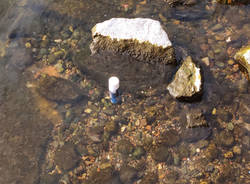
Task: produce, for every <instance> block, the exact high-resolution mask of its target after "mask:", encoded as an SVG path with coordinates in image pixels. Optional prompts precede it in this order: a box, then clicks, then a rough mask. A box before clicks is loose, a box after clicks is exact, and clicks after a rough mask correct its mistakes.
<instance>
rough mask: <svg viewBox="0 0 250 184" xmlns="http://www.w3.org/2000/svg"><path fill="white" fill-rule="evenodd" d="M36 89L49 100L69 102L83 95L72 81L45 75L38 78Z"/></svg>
mask: <svg viewBox="0 0 250 184" xmlns="http://www.w3.org/2000/svg"><path fill="white" fill-rule="evenodd" d="M37 91H38V92H39V93H40V94H41V95H42V96H44V97H46V98H47V99H49V100H52V101H56V102H62V103H70V102H74V101H76V100H78V99H80V98H81V97H83V92H82V91H81V90H80V89H79V88H78V86H77V85H76V84H74V83H73V82H71V81H69V80H66V79H63V78H58V77H51V76H46V77H42V78H41V79H40V80H39V85H38V88H37Z"/></svg>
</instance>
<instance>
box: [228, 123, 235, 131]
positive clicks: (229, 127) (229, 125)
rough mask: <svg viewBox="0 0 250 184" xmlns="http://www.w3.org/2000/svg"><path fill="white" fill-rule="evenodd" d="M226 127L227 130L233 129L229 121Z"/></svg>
mask: <svg viewBox="0 0 250 184" xmlns="http://www.w3.org/2000/svg"><path fill="white" fill-rule="evenodd" d="M227 129H228V130H233V129H234V125H233V123H231V122H230V123H228V124H227Z"/></svg>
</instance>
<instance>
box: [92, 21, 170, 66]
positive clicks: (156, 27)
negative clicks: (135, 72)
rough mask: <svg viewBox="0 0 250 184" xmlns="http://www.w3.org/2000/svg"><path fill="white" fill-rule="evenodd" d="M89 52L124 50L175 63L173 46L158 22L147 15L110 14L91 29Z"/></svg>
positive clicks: (136, 54) (131, 54)
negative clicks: (114, 15)
mask: <svg viewBox="0 0 250 184" xmlns="http://www.w3.org/2000/svg"><path fill="white" fill-rule="evenodd" d="M92 37H93V42H92V43H91V45H90V49H91V52H92V54H94V53H96V52H98V51H99V50H108V51H111V52H115V53H127V54H129V55H130V56H132V57H134V58H136V59H138V60H141V61H146V62H150V63H151V62H161V63H164V64H169V63H175V57H174V49H173V47H172V43H171V42H170V40H169V38H168V35H167V33H166V32H165V31H164V30H163V28H162V27H161V25H160V22H158V21H156V20H152V19H147V18H135V19H127V18H112V19H110V20H107V21H104V22H102V23H98V24H96V25H95V27H93V29H92Z"/></svg>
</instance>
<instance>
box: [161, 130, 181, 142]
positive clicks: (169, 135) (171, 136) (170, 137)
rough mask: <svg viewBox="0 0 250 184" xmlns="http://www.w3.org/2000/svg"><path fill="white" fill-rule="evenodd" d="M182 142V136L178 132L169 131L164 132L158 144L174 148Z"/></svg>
mask: <svg viewBox="0 0 250 184" xmlns="http://www.w3.org/2000/svg"><path fill="white" fill-rule="evenodd" d="M179 141H180V136H179V134H178V132H177V131H176V130H173V129H172V130H168V131H165V132H163V133H162V134H161V135H160V137H159V139H158V140H157V142H158V143H159V144H164V145H166V146H174V145H176V144H177V143H178V142H179Z"/></svg>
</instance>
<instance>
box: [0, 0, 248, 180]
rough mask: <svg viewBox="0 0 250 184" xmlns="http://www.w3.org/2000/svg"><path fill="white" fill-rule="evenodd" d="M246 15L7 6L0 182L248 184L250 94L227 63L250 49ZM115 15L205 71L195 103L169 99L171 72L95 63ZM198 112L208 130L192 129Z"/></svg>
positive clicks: (100, 5)
mask: <svg viewBox="0 0 250 184" xmlns="http://www.w3.org/2000/svg"><path fill="white" fill-rule="evenodd" d="M179 2H180V3H179ZM183 2H184V3H183ZM185 4H186V5H185ZM249 14H250V6H249V5H241V4H239V5H236V6H228V5H222V4H217V3H216V2H214V1H210V0H206V1H202V2H199V1H192V3H191V1H163V0H156V1H147V0H144V1H134V0H119V1H118V0H113V1H107V0H102V1H101V0H97V1H94V2H93V1H90V0H61V1H58V0H46V1H40V0H39V1H34V0H21V1H15V0H11V1H5V0H2V1H1V2H0V16H1V17H0V125H1V130H0V132H1V133H0V135H1V137H0V154H1V155H0V163H1V165H0V168H1V171H2V172H1V174H0V183H46V184H47V183H51V184H52V183H58V182H59V181H60V182H61V183H126V184H127V183H133V182H135V183H211V182H213V183H225V182H226V183H246V182H247V178H248V177H249V169H250V168H249V167H250V166H249V164H248V163H249V159H248V155H249V151H248V150H249V129H250V128H249V122H250V116H249V114H250V110H249V108H250V100H249V90H250V88H249V82H248V81H247V78H246V75H245V74H244V72H241V71H240V69H241V68H240V67H239V65H238V64H237V63H236V61H234V60H233V59H232V58H233V55H234V53H235V52H236V51H237V50H238V49H239V48H241V47H242V46H244V45H247V44H248V45H249V44H250V41H249V37H250V32H249V31H250V24H249V20H248V19H249V18H248V17H249ZM111 17H131V18H132V17H148V18H153V19H156V20H159V21H160V22H161V23H162V25H163V26H164V28H165V29H166V31H167V32H168V34H169V38H170V40H171V41H172V42H173V44H174V47H175V50H176V58H177V60H178V62H181V59H182V58H183V57H186V56H188V55H190V56H192V57H193V58H194V59H195V60H196V61H197V62H198V63H199V64H200V65H201V66H202V70H203V74H204V79H205V81H204V94H203V96H202V100H201V101H199V102H195V103H185V102H179V101H176V100H175V99H172V98H171V97H170V95H169V94H168V92H167V90H166V85H167V84H168V83H169V82H170V81H171V78H172V76H173V74H174V73H175V71H176V67H175V66H163V65H161V64H157V65H152V64H147V63H143V62H138V61H136V60H134V59H132V58H130V57H128V56H126V55H114V54H112V53H109V52H105V53H99V54H97V55H94V56H91V55H90V51H89V44H90V42H91V31H90V30H91V28H92V27H93V26H94V25H95V24H96V23H97V22H101V21H103V20H106V19H109V18H111ZM111 75H117V76H119V78H120V80H121V89H122V91H123V94H122V97H123V103H122V104H121V105H118V106H114V105H112V104H111V103H110V102H109V100H108V98H107V97H108V93H107V79H108V78H109V77H110V76H111ZM60 78H63V79H60ZM45 79H46V80H45ZM41 81H45V83H44V82H41ZM46 81H48V82H47V83H46ZM63 81H65V82H63ZM51 84H52V85H51ZM55 86H56V87H55ZM79 91H80V93H82V94H83V95H80V94H79ZM41 94H42V95H41ZM77 95H79V96H84V98H77V97H78V96H77ZM72 98H73V99H77V100H72ZM66 99H67V100H66ZM68 99H70V100H68ZM197 110H200V112H201V116H197V119H195V118H194V119H193V121H194V122H195V121H201V120H202V121H206V122H207V124H206V126H202V127H194V128H187V124H186V123H187V116H190V114H191V115H192V113H195V112H197ZM198 124H199V122H198Z"/></svg>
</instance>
